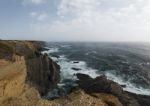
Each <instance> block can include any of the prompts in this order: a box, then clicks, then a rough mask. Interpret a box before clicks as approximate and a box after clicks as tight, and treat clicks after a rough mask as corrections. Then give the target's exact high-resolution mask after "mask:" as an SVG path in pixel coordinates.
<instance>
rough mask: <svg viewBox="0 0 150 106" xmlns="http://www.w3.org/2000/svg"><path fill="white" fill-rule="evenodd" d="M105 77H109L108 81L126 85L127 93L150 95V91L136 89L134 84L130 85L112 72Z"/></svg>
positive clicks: (140, 88)
mask: <svg viewBox="0 0 150 106" xmlns="http://www.w3.org/2000/svg"><path fill="white" fill-rule="evenodd" d="M105 75H106V76H107V78H108V79H110V80H113V81H115V82H117V83H118V84H120V85H126V87H125V88H123V89H124V90H125V91H128V92H132V93H136V94H141V95H150V89H144V88H142V87H136V86H135V85H134V84H132V83H130V82H129V81H124V80H123V79H122V78H121V77H119V76H115V75H114V74H112V73H111V72H106V73H105Z"/></svg>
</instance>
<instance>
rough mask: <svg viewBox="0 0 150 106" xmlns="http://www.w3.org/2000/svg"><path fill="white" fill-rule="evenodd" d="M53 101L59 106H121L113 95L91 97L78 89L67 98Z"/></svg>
mask: <svg viewBox="0 0 150 106" xmlns="http://www.w3.org/2000/svg"><path fill="white" fill-rule="evenodd" d="M93 95H94V94H93ZM95 95H96V94H95ZM54 101H55V102H56V103H59V104H60V106H122V104H121V103H120V102H119V100H118V99H117V98H116V97H114V96H113V95H109V94H99V96H91V95H88V94H86V93H85V92H84V91H82V90H80V89H79V90H76V91H74V92H72V93H71V94H69V95H68V96H67V97H64V98H60V99H56V100H54Z"/></svg>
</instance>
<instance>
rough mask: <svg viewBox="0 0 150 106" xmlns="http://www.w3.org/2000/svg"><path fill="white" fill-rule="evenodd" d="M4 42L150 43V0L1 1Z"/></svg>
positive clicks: (0, 11)
mask: <svg viewBox="0 0 150 106" xmlns="http://www.w3.org/2000/svg"><path fill="white" fill-rule="evenodd" d="M0 14H1V16H0V39H4V40H42V41H54V42H66V41H67V42H71V41H73V42H78V41H79V42H150V0H112V1H109V0H1V1H0Z"/></svg>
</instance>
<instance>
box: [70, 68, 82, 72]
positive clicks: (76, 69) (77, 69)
mask: <svg viewBox="0 0 150 106" xmlns="http://www.w3.org/2000/svg"><path fill="white" fill-rule="evenodd" d="M71 69H73V70H75V71H79V70H81V68H75V67H72V68H71Z"/></svg>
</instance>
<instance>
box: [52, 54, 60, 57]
mask: <svg viewBox="0 0 150 106" xmlns="http://www.w3.org/2000/svg"><path fill="white" fill-rule="evenodd" d="M51 56H52V57H56V58H60V56H58V55H55V54H51Z"/></svg>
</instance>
